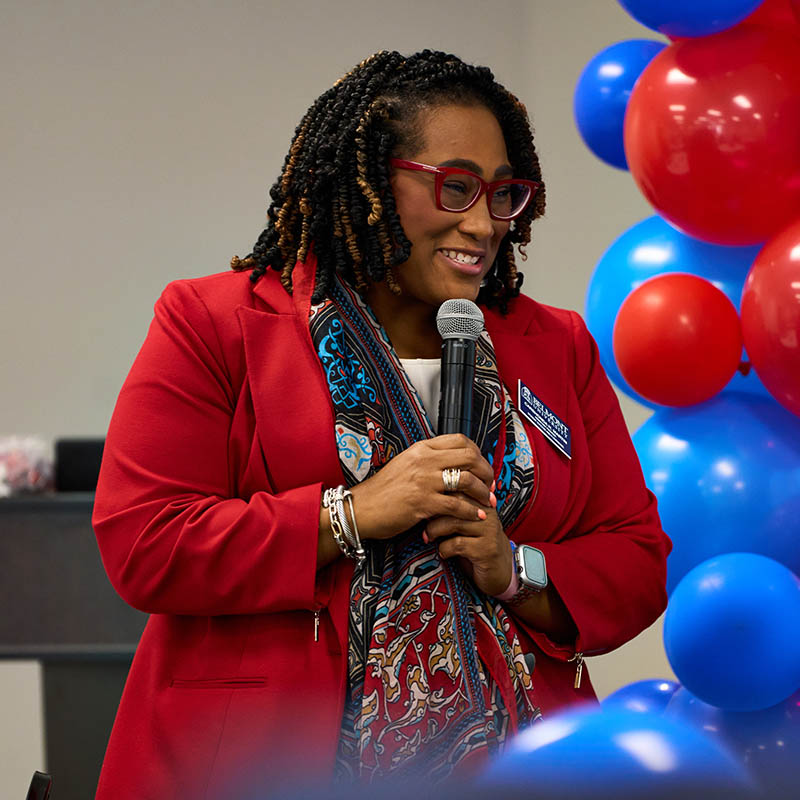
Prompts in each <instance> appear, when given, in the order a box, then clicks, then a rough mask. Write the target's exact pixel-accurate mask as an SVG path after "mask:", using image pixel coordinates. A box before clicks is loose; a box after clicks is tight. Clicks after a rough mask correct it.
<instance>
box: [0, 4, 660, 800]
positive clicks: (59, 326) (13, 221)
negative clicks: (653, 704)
mask: <svg viewBox="0 0 800 800" xmlns="http://www.w3.org/2000/svg"><path fill="white" fill-rule="evenodd" d="M300 8H301V6H300V5H299V4H298V3H296V2H289V1H288V0H273V1H272V2H256V1H255V0H229V2H227V3H219V2H216V0H173V2H154V1H153V0H137V2H135V3H133V2H122V0H116V2H114V0H107V1H106V2H100V0H71V2H70V3H62V2H58V1H57V0H5V2H4V3H3V4H2V8H0V91H1V92H2V108H3V115H2V116H3V122H2V139H3V146H2V148H0V165H1V167H0V170H1V171H0V175H2V181H0V191H2V192H4V194H5V197H4V202H3V209H4V214H3V215H2V216H1V217H0V253H1V254H2V276H3V280H2V284H0V369H2V373H0V374H2V376H3V394H2V398H3V399H2V407H1V408H2V413H1V414H0V435H4V434H12V433H19V434H23V433H29V434H40V435H43V436H45V437H46V438H55V437H57V436H69V435H73V436H76V435H96V436H102V435H104V433H105V429H106V426H107V424H108V420H109V417H110V415H111V411H112V409H113V404H114V400H115V398H116V395H117V392H118V391H119V387H120V385H121V383H122V381H123V379H124V377H125V374H126V372H127V370H128V368H129V366H130V363H131V361H132V359H133V357H134V355H135V353H136V351H137V349H138V347H139V345H140V343H141V340H142V338H143V336H144V334H145V331H146V329H147V325H148V324H149V321H150V318H151V314H152V306H153V303H154V301H155V299H156V297H157V296H158V294H159V292H160V291H161V289H162V288H163V286H164V285H165V284H166V283H167V282H168V281H170V280H172V279H174V278H179V277H188V276H194V275H202V274H208V273H211V272H218V271H222V270H225V269H227V265H228V261H229V259H230V257H231V255H233V254H234V253H238V254H241V255H243V254H245V253H247V252H249V250H250V247H251V245H252V243H253V242H254V241H255V239H256V237H257V236H258V234H259V232H260V229H261V227H262V224H263V215H264V211H265V210H266V205H267V192H268V189H269V186H270V185H271V183H272V181H273V179H274V177H275V176H276V175H277V173H278V171H279V169H280V166H281V164H282V161H283V157H284V153H285V152H286V149H287V145H288V142H289V140H290V137H291V135H292V132H293V130H294V127H295V125H296V124H297V122H298V121H299V119H300V116H301V114H302V113H303V111H305V109H306V108H307V107H308V105H309V104H310V102H311V101H312V100H313V99H314V98H315V97H316V96H317V95H318V94H319V93H320V92H321V91H323V90H324V89H326V88H327V87H328V86H329V85H330V84H331V83H332V82H333V81H334V80H335V79H336V78H337V77H339V76H340V75H341V74H342V73H344V72H345V71H347V70H348V69H349V68H350V67H352V65H353V64H355V63H356V62H357V61H359V60H361V59H362V58H363V57H364V56H365V55H367V54H368V53H370V52H373V51H375V50H378V49H382V48H392V49H398V50H401V51H404V52H410V51H413V50H418V49H421V48H423V47H434V48H438V49H445V50H451V51H453V52H455V53H456V54H458V55H461V56H462V57H465V58H468V59H470V60H473V61H475V62H478V63H486V64H489V65H491V66H492V68H493V69H494V71H495V73H496V75H497V76H498V78H499V79H500V80H501V81H502V82H504V83H505V84H506V85H508V87H509V88H511V89H512V90H513V91H515V92H516V93H517V94H518V95H519V96H520V97H521V98H522V99H523V101H524V102H525V103H526V105H527V106H528V108H529V110H530V111H531V114H532V116H533V119H534V124H535V128H536V136H537V144H538V148H539V151H540V155H541V159H542V164H543V170H544V176H545V180H546V181H547V194H548V213H547V215H546V217H545V218H544V219H543V220H540V221H539V222H538V223H537V226H536V230H535V241H534V244H533V246H532V247H531V248H530V251H529V252H530V260H529V261H528V262H527V265H526V266H525V267H524V268H523V269H524V271H525V273H526V284H525V289H526V291H527V293H528V294H531V295H532V296H535V297H537V298H538V299H541V300H543V301H544V302H549V303H553V304H556V305H561V306H566V307H570V308H575V309H578V310H582V308H583V301H584V293H585V290H586V285H587V282H588V279H589V275H590V273H591V270H592V268H593V266H594V264H595V262H596V260H597V259H598V257H599V256H600V255H601V254H602V252H603V250H604V249H605V248H606V247H607V246H608V245H609V244H610V242H611V241H612V240H613V239H614V238H615V237H616V236H617V235H618V234H619V233H621V232H622V231H623V230H624V229H626V228H627V227H629V226H630V225H632V224H633V223H634V222H636V221H638V220H639V219H641V218H642V217H644V216H646V215H647V214H648V213H649V211H648V208H647V206H646V204H645V203H644V201H643V200H642V199H641V197H640V196H639V194H638V192H637V190H636V189H635V187H634V185H633V182H632V180H631V178H630V176H629V175H628V174H627V173H624V172H620V171H616V170H613V169H612V168H610V167H607V166H605V165H603V164H601V163H600V162H599V161H597V160H596V159H595V158H594V157H593V156H591V154H590V153H589V152H588V151H587V150H586V149H585V147H584V146H583V144H582V143H581V141H580V139H579V137H578V134H577V131H576V130H575V127H574V124H573V121H572V111H571V104H572V91H573V88H574V85H575V81H576V80H577V77H578V75H579V73H580V71H581V69H582V68H583V66H584V64H585V63H586V61H588V59H589V58H591V56H593V55H594V54H595V53H596V52H597V51H598V50H599V49H601V48H602V47H604V46H606V45H607V44H610V43H611V42H613V41H616V40H619V39H623V38H630V37H637V36H646V37H650V38H653V37H654V35H651V34H650V32H649V31H646V30H645V29H643V28H641V27H640V26H638V25H637V24H636V23H634V22H633V21H632V20H630V18H629V17H628V16H627V15H626V14H625V13H624V12H623V11H622V9H621V8H620V7H619V6H618V4H617V3H616V2H615V0H496V1H495V2H492V3H487V2H485V1H484V0H436V1H435V2H434V1H433V0H406V2H397V3H393V2H389V0H372V1H371V2H366V1H364V2H362V1H361V0H339V1H338V2H335V3H327V2H318V3H311V4H309V3H306V4H303V6H302V10H303V13H302V14H301V13H300ZM624 409H625V413H626V416H627V419H628V421H629V424H630V425H632V426H634V427H635V426H636V425H638V423H639V422H641V421H642V420H643V419H644V417H645V414H644V412H643V410H642V409H641V408H640V407H638V406H636V405H635V404H633V403H628V402H626V403H625V404H624ZM593 662H595V663H593V665H592V673H593V676H594V677H595V682H596V685H597V688H598V690H599V692H600V693H601V694H606V693H608V691H610V690H612V689H613V688H615V687H616V686H619V685H622V684H625V683H627V682H629V681H631V680H635V679H636V678H639V677H661V676H666V677H668V676H669V675H670V674H671V673H670V672H669V668H668V666H667V664H666V661H665V659H664V656H663V649H662V647H661V642H660V634H659V631H658V629H657V627H655V628H653V629H651V630H650V631H649V632H646V633H645V634H643V636H642V637H640V638H639V640H637V641H636V642H634V643H632V644H631V645H629V646H627V647H626V648H622V650H621V651H618V652H617V653H615V654H612V655H609V656H605V657H603V658H601V659H593ZM26 669H27V670H28V671H27V672H26V671H25V670H26ZM31 670H33V671H31ZM36 674H38V673H36V668H35V667H32V666H26V665H24V664H16V665H13V668H12V667H9V668H8V669H4V670H3V671H2V672H0V681H2V684H0V708H2V709H3V712H4V713H3V714H2V719H0V794H3V795H4V796H8V797H16V796H20V797H21V796H22V793H23V792H24V790H25V788H26V787H27V781H28V780H29V778H30V774H31V773H32V771H33V769H35V768H41V767H42V754H41V746H40V744H39V743H38V740H37V738H36V736H33V737H32V738H31V737H28V739H25V741H28V742H29V744H28V745H26V747H28V749H27V750H26V752H24V753H20V750H19V746H20V742H21V741H22V740H21V739H20V737H19V736H18V735H17V729H16V727H15V725H14V720H15V719H17V718H19V716H20V715H21V714H28V715H30V708H31V707H32V706H31V703H35V702H38V700H35V698H34V699H32V698H31V696H30V692H31V691H32V690H31V686H32V685H35V684H36V679H35V675H36ZM34 716H35V715H34ZM23 738H24V737H23ZM12 745H13V747H12ZM23 749H25V748H23Z"/></svg>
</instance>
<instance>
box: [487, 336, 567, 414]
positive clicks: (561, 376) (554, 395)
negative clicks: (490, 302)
mask: <svg viewBox="0 0 800 800" xmlns="http://www.w3.org/2000/svg"><path fill="white" fill-rule="evenodd" d="M489 336H490V337H491V339H492V343H493V344H494V352H495V355H496V356H497V367H498V369H499V371H500V375H501V377H502V379H503V382H504V383H505V385H506V386H507V387H508V390H509V391H510V392H511V396H512V397H513V398H514V403H515V404H517V403H518V401H519V389H518V381H522V383H524V384H525V385H526V386H527V387H528V388H529V389H530V390H531V391H532V392H533V393H534V394H535V395H536V396H537V397H538V398H539V399H540V400H541V401H542V402H543V403H544V404H545V405H546V406H548V407H549V408H550V410H551V411H553V412H554V413H555V414H557V415H558V416H559V417H560V418H561V419H562V420H563V421H564V422H565V423H566V424H567V425H569V421H568V420H567V419H566V415H567V387H568V385H569V381H568V379H567V367H566V365H567V352H566V344H567V342H566V336H565V335H564V334H563V333H561V332H560V331H540V332H537V333H532V334H521V333H514V332H509V331H504V330H494V331H493V330H491V328H490V329H489Z"/></svg>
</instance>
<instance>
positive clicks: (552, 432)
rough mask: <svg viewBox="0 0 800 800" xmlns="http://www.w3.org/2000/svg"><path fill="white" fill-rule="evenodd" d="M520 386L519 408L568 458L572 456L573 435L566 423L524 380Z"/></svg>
mask: <svg viewBox="0 0 800 800" xmlns="http://www.w3.org/2000/svg"><path fill="white" fill-rule="evenodd" d="M517 384H518V387H519V410H520V413H522V414H524V415H525V418H526V419H527V420H528V422H530V423H531V425H535V426H536V427H537V428H538V429H539V430H540V431H541V432H542V433H543V434H544V436H545V438H546V439H547V440H548V441H549V442H550V443H551V444H552V445H553V446H554V447H555V448H556V450H558V452H559V453H563V454H564V455H565V456H566V457H567V458H569V459H571V458H572V445H571V441H572V437H571V435H570V431H569V425H565V424H564V423H563V422H562V421H561V420H560V419H559V418H558V416H557V415H556V414H554V413H553V412H552V411H551V410H550V409H549V408H548V407H547V406H546V405H545V404H544V403H543V402H542V401H541V400H540V399H539V398H538V397H537V396H536V395H535V394H534V393H533V392H532V391H531V390H530V389H529V388H528V387H527V386H526V385H525V384H524V383H523V382H522V381H520V380H518V381H517Z"/></svg>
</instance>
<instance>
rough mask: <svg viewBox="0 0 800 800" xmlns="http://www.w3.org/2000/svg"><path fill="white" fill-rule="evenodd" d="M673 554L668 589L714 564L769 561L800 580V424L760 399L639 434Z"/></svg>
mask: <svg viewBox="0 0 800 800" xmlns="http://www.w3.org/2000/svg"><path fill="white" fill-rule="evenodd" d="M633 443H634V445H635V446H636V451H637V453H638V454H639V459H640V461H641V464H642V470H643V472H644V476H645V480H646V482H647V485H648V487H649V488H650V489H651V490H652V491H653V492H654V493H655V495H656V497H657V498H658V510H659V514H660V516H661V522H662V524H663V526H664V530H665V531H666V532H667V534H668V535H669V536H670V537H671V539H672V544H673V549H672V553H671V555H670V557H669V559H668V560H667V590H668V591H669V592H672V590H673V589H674V588H675V586H676V585H677V584H678V581H680V579H681V578H682V577H683V576H684V575H686V573H687V572H688V571H689V570H690V569H692V568H693V567H695V566H697V565H698V564H699V563H700V562H701V561H705V560H706V559H708V558H711V557H712V556H716V555H719V554H721V553H728V552H733V551H747V552H753V553H761V554H762V555H765V556H769V557H770V558H774V559H775V560H777V561H780V562H781V563H783V564H785V565H786V566H787V567H789V568H790V569H791V570H793V571H794V572H796V573H798V574H800V419H798V418H797V417H795V416H793V415H792V414H789V413H788V412H787V411H785V410H784V409H783V408H781V407H780V406H779V405H778V404H777V403H774V402H772V401H770V400H767V399H762V398H759V397H756V396H754V395H744V394H735V393H730V394H722V395H719V396H717V397H715V398H714V399H713V400H709V401H708V402H707V403H703V404H702V405H699V406H694V407H691V408H685V409H684V408H682V409H669V410H664V411H659V412H658V413H656V414H654V415H653V416H652V417H651V418H650V419H649V420H647V422H645V423H644V425H642V427H641V428H639V430H638V431H636V433H635V434H634V436H633Z"/></svg>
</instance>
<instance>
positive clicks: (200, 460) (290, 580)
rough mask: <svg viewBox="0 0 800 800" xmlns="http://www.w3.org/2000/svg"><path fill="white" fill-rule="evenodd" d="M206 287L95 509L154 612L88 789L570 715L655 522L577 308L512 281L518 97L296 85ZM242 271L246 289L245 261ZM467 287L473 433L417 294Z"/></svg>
mask: <svg viewBox="0 0 800 800" xmlns="http://www.w3.org/2000/svg"><path fill="white" fill-rule="evenodd" d="M270 197H271V204H270V207H269V209H268V212H267V217H268V224H267V227H266V228H265V230H264V231H263V232H262V234H261V236H260V238H259V239H258V241H257V243H256V245H255V246H254V248H253V251H252V253H250V254H249V255H248V256H247V257H246V258H244V259H239V258H234V259H233V262H232V267H233V270H232V271H229V272H226V273H223V274H218V275H212V276H209V277H205V278H198V279H193V280H188V281H178V282H175V283H172V284H170V285H169V286H168V287H167V288H166V290H165V291H164V293H163V295H162V297H161V298H160V299H159V301H158V303H157V304H156V315H155V319H154V321H153V324H152V326H151V328H150V332H149V333H148V337H147V339H146V341H145V343H144V345H143V347H142V350H141V352H140V354H139V356H138V358H137V359H136V362H135V363H134V365H133V367H132V369H131V372H130V374H129V376H128V379H127V380H126V382H125V385H124V387H123V389H122V392H121V394H120V397H119V401H118V403H117V407H116V409H115V412H114V416H113V418H112V422H111V427H110V429H109V433H108V438H107V440H106V447H105V454H104V460H103V467H102V470H101V475H100V481H99V484H98V488H97V495H96V501H95V507H94V524H95V530H96V533H97V538H98V542H99V545H100V549H101V552H102V555H103V560H104V564H105V567H106V570H107V571H108V574H109V577H110V578H111V580H112V582H113V583H114V585H115V587H116V588H117V590H118V591H119V593H120V594H121V595H122V597H123V598H125V599H126V600H127V601H128V602H129V603H131V604H132V605H134V606H136V607H137V608H140V609H142V610H144V611H147V612H150V613H151V614H152V616H151V618H150V621H149V622H148V625H147V628H146V630H145V633H144V635H143V637H142V641H141V643H140V645H139V648H138V650H137V654H136V659H135V661H134V664H133V667H132V669H131V672H130V676H129V679H128V684H127V686H126V689H125V693H124V695H123V699H122V702H121V705H120V709H119V713H118V715H117V720H116V723H115V725H114V731H113V733H112V737H111V740H110V742H109V746H108V752H107V755H106V761H105V764H104V768H103V773H102V776H101V780H100V786H99V788H98V797H100V798H103V800H105V798H115V800H117V799H118V798H126V797H131V798H133V797H136V798H140V797H154V798H155V797H159V798H160V797H174V796H180V797H198V798H199V797H226V798H232V799H233V798H238V797H252V796H256V795H258V794H259V793H262V792H273V793H274V792H278V791H280V789H281V787H282V786H285V785H287V784H289V785H292V784H296V783H297V782H298V781H299V780H306V781H307V780H312V779H314V780H321V781H323V782H326V783H329V782H330V781H332V780H336V781H337V782H340V783H350V782H354V781H355V782H373V781H379V780H382V779H386V778H387V777H388V778H392V779H403V778H406V777H408V776H417V775H420V774H422V775H424V776H425V779H426V780H432V781H442V780H445V779H449V778H452V777H454V776H459V775H468V774H472V773H474V771H475V770H476V769H479V768H481V766H482V765H483V764H484V763H485V762H486V761H487V759H489V758H491V757H493V756H494V755H496V754H498V753H500V752H502V751H503V750H504V748H505V747H506V743H507V742H508V741H509V740H510V738H511V737H512V736H513V735H514V734H515V733H516V732H517V731H518V730H520V729H521V728H523V727H525V726H528V725H532V724H536V722H537V720H539V719H540V718H541V717H542V716H543V715H545V716H546V715H547V714H548V713H550V712H551V711H554V710H557V709H560V708H562V707H563V706H565V705H569V704H571V703H576V702H583V701H586V700H587V699H592V698H594V693H593V691H592V688H591V684H590V682H589V680H588V676H587V677H584V678H583V680H581V675H582V670H583V655H584V653H586V652H591V653H598V652H603V651H606V650H609V649H612V648H614V647H616V646H618V645H620V644H622V643H623V642H625V641H627V640H628V639H630V638H631V637H633V636H635V635H636V634H637V633H639V632H640V631H641V630H642V629H643V628H644V627H646V626H647V625H649V624H650V623H651V622H652V621H653V620H654V619H655V618H656V617H657V616H658V615H659V614H660V613H661V611H662V610H663V607H664V605H665V600H666V598H665V592H664V582H665V559H666V554H667V552H668V549H669V543H668V541H667V539H666V537H665V536H664V534H663V532H662V530H661V527H660V523H659V521H658V516H657V514H656V510H655V502H654V499H653V497H652V496H651V495H650V494H649V493H648V492H647V490H646V489H645V486H644V482H643V480H642V475H641V470H640V468H639V465H638V462H637V460H636V456H635V453H634V450H633V447H632V445H631V442H630V439H629V437H628V434H627V431H626V428H625V424H624V422H623V419H622V415H621V414H620V411H619V406H618V405H617V401H616V398H615V395H614V393H613V391H612V389H611V387H610V385H609V383H608V380H607V379H606V377H605V374H604V373H603V370H602V368H601V366H600V364H599V360H598V358H597V349H596V346H595V344H594V342H593V341H592V339H591V337H590V336H589V334H588V332H587V330H586V327H585V325H584V324H583V321H582V320H581V319H580V317H578V315H577V314H575V313H573V312H568V311H563V310H560V309H554V308H549V307H547V306H543V305H541V304H539V303H536V302H534V301H533V300H531V299H529V298H527V297H524V296H523V295H521V294H520V292H519V286H520V282H521V275H520V274H519V273H518V272H517V268H516V264H515V246H519V248H520V249H522V248H523V247H524V246H525V245H526V244H527V243H528V242H529V241H530V235H531V223H532V222H533V220H535V219H536V218H537V217H538V216H540V215H541V214H542V213H543V211H544V187H543V185H542V183H541V174H540V169H539V162H538V158H537V156H536V151H535V149H534V145H533V136H532V132H531V128H530V123H529V120H528V116H527V112H526V111H525V108H524V106H523V105H522V104H521V103H520V102H519V101H518V100H517V98H515V97H514V96H513V95H512V94H511V93H510V92H508V90H506V89H505V88H504V87H502V86H500V85H499V84H498V83H497V82H496V81H495V80H494V77H493V75H492V73H491V72H490V71H489V70H488V69H487V68H485V67H476V66H472V65H469V64H466V63H464V62H463V61H461V60H460V59H458V58H457V57H455V56H453V55H449V54H446V53H439V52H432V51H423V52H421V53H416V54H414V55H411V56H408V57H406V56H402V55H400V54H399V53H391V52H381V53H376V54H375V55H373V56H370V57H369V58H367V59H366V60H365V61H363V62H362V63H361V64H359V65H358V66H357V67H355V68H354V69H353V70H352V71H351V72H349V73H348V74H347V75H345V76H344V77H343V78H341V79H340V80H339V81H337V83H336V84H335V85H334V86H333V87H332V88H331V89H329V90H328V91H327V92H325V93H324V94H323V95H322V96H321V97H320V98H318V99H317V100H316V101H315V102H314V104H313V105H312V106H311V108H310V109H309V111H308V112H307V113H306V115H305V116H304V117H303V119H302V120H301V122H300V125H299V126H298V128H297V131H296V133H295V136H294V139H293V141H292V144H291V147H290V150H289V153H288V155H287V157H286V161H285V164H284V168H283V171H282V173H281V175H280V176H279V178H278V180H277V181H276V182H275V184H274V185H273V187H272V189H271V192H270ZM248 273H249V274H248ZM456 298H466V299H467V300H470V301H476V302H477V303H478V305H479V306H480V307H481V310H482V312H483V315H484V318H485V326H486V327H485V330H484V331H483V332H482V333H480V336H479V338H478V340H477V343H476V353H477V354H476V359H475V383H474V387H473V401H474V408H475V409H476V413H475V414H474V425H473V429H472V433H471V437H469V438H468V437H466V436H463V435H461V434H456V435H440V436H437V435H436V425H437V421H436V412H435V409H436V404H437V399H438V398H437V390H436V386H437V381H438V373H439V367H440V364H439V361H438V357H439V355H440V352H441V347H442V340H441V338H440V336H439V334H438V331H437V329H436V326H435V318H436V313H437V310H438V308H439V306H440V305H441V304H442V303H443V302H445V301H447V300H453V299H456Z"/></svg>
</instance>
